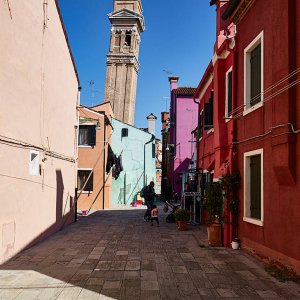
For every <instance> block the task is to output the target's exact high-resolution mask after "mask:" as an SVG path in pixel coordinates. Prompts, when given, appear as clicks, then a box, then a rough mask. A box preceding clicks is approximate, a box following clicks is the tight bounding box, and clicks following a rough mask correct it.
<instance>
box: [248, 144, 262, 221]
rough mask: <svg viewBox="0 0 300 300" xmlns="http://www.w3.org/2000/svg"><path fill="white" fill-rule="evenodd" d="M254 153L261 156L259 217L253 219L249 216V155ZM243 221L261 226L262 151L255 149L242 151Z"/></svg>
mask: <svg viewBox="0 0 300 300" xmlns="http://www.w3.org/2000/svg"><path fill="white" fill-rule="evenodd" d="M254 155H260V156H261V191H260V193H261V219H260V220H258V219H254V218H251V217H249V216H250V203H251V202H250V200H251V199H250V157H251V156H254ZM243 221H245V222H248V223H252V224H255V225H258V226H263V222H264V151H263V149H257V150H254V151H250V152H245V153H244V217H243Z"/></svg>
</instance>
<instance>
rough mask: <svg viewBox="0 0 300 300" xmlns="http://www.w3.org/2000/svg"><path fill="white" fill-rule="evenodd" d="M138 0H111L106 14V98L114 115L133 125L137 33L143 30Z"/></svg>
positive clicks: (136, 73)
mask: <svg viewBox="0 0 300 300" xmlns="http://www.w3.org/2000/svg"><path fill="white" fill-rule="evenodd" d="M142 12H143V8H142V3H141V0H114V11H113V12H112V13H110V14H109V15H108V18H109V20H110V23H111V38H110V47H109V53H108V55H107V62H106V67H107V70H106V82H105V98H104V99H105V100H104V101H105V102H108V101H109V102H110V103H111V105H112V108H113V112H114V116H115V118H116V119H118V120H120V121H123V122H125V123H128V124H130V125H134V112H135V98H136V84H137V76H138V70H139V60H138V56H139V47H140V35H141V33H142V32H143V31H144V30H145V25H144V17H143V15H142Z"/></svg>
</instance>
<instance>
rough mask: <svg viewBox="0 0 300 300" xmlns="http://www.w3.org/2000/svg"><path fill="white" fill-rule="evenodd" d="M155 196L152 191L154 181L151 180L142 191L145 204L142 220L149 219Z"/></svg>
mask: <svg viewBox="0 0 300 300" xmlns="http://www.w3.org/2000/svg"><path fill="white" fill-rule="evenodd" d="M155 196H156V194H155V191H154V182H153V181H151V182H150V184H149V185H147V187H146V188H145V191H144V199H145V204H146V205H147V210H146V212H145V214H144V221H150V219H151V210H152V206H153V203H154V198H155Z"/></svg>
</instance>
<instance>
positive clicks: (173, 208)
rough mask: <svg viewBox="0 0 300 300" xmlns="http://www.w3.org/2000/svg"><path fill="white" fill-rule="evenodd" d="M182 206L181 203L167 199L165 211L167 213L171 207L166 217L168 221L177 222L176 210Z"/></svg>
mask: <svg viewBox="0 0 300 300" xmlns="http://www.w3.org/2000/svg"><path fill="white" fill-rule="evenodd" d="M179 207H180V204H174V203H171V202H168V201H166V202H165V206H164V208H163V211H164V212H165V213H166V212H168V211H169V209H171V211H170V213H169V214H168V215H167V217H166V222H167V223H174V222H175V216H174V213H175V211H176V210H177V209H178V208H179Z"/></svg>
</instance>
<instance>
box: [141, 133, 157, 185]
mask: <svg viewBox="0 0 300 300" xmlns="http://www.w3.org/2000/svg"><path fill="white" fill-rule="evenodd" d="M154 140H155V136H154V134H151V139H150V140H149V141H148V142H146V143H145V144H144V177H143V186H145V185H146V145H147V144H150V143H152V142H153V141H154Z"/></svg>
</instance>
